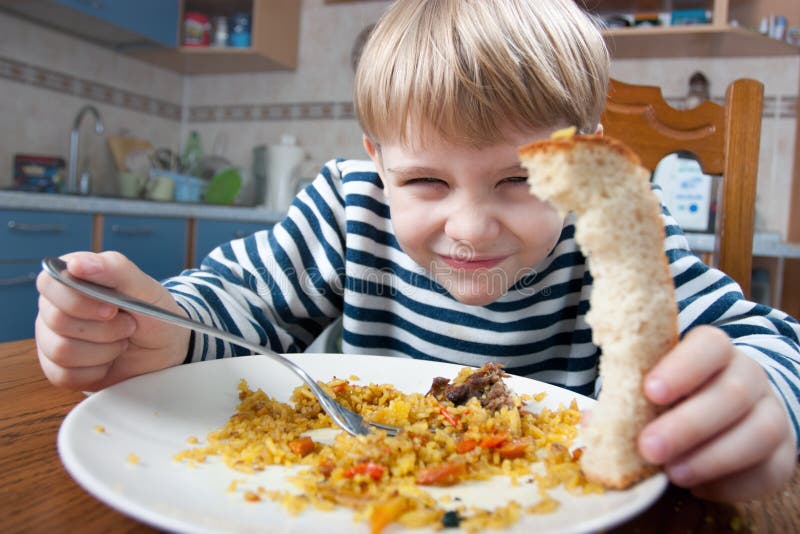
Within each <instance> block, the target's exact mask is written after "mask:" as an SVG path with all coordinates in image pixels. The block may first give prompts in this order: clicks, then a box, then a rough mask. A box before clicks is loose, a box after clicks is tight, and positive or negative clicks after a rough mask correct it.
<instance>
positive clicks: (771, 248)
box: [686, 232, 800, 258]
mask: <svg viewBox="0 0 800 534" xmlns="http://www.w3.org/2000/svg"><path fill="white" fill-rule="evenodd" d="M686 239H687V240H688V241H689V247H690V248H691V249H692V250H693V251H694V252H714V234H699V233H694V232H686ZM753 256H758V257H762V258H800V243H787V242H785V241H782V240H781V236H780V234H779V233H778V232H755V233H754V234H753Z"/></svg>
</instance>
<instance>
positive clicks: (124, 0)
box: [51, 0, 181, 48]
mask: <svg viewBox="0 0 800 534" xmlns="http://www.w3.org/2000/svg"><path fill="white" fill-rule="evenodd" d="M51 1H52V2H54V3H56V4H61V5H62V6H65V7H68V8H70V9H73V10H75V11H79V12H80V13H83V14H84V15H89V16H90V17H94V18H96V19H99V20H101V21H104V22H108V23H110V24H112V25H114V26H117V27H119V28H123V29H126V30H128V31H131V32H133V33H135V34H138V35H141V36H143V37H146V38H147V39H150V40H151V41H155V42H157V43H159V44H162V45H164V46H169V47H173V48H174V47H177V46H178V28H179V23H178V18H179V17H180V9H181V8H180V1H179V0H51Z"/></svg>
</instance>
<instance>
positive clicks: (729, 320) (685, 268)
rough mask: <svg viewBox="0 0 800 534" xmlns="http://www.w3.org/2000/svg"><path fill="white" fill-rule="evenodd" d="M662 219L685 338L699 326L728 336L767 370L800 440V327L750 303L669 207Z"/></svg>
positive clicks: (763, 307)
mask: <svg viewBox="0 0 800 534" xmlns="http://www.w3.org/2000/svg"><path fill="white" fill-rule="evenodd" d="M663 218H664V222H665V229H666V241H665V248H666V253H667V257H668V258H669V262H670V270H671V272H672V277H673V280H674V281H675V291H676V297H677V301H678V322H679V328H680V334H681V337H682V336H683V335H684V334H685V333H686V332H688V331H689V330H691V329H692V328H694V327H696V326H699V325H712V326H716V327H718V328H720V329H722V330H723V331H724V332H725V333H727V334H728V336H729V337H730V338H731V340H732V342H733V344H734V345H735V346H736V347H738V348H739V349H740V350H741V351H742V352H743V353H745V354H746V355H747V356H749V357H750V358H752V359H753V360H755V361H756V362H757V363H758V364H759V365H760V366H761V367H762V368H763V369H764V371H765V372H766V374H767V377H768V378H769V381H770V383H771V384H772V387H773V388H774V389H775V391H776V393H777V394H778V396H779V397H780V398H781V399H782V400H783V403H784V406H785V407H786V410H787V412H788V413H789V418H790V420H791V423H792V428H793V431H794V434H795V437H796V438H798V439H799V440H800V325H798V322H797V321H796V320H795V319H794V318H792V317H790V316H789V315H787V314H786V313H783V312H782V311H779V310H776V309H773V308H770V307H769V306H764V305H762V304H756V303H754V302H750V301H748V300H746V299H745V298H744V294H743V293H742V290H741V288H740V287H739V285H738V284H737V283H736V282H734V281H733V279H731V278H730V277H728V276H727V275H725V274H724V273H723V272H721V271H719V270H717V269H713V268H711V267H708V266H707V265H705V264H704V263H703V262H701V261H700V259H699V258H698V257H697V256H696V255H695V254H693V253H692V252H691V250H690V249H689V243H688V241H687V240H686V237H685V235H684V234H683V231H682V230H681V229H680V227H679V226H678V224H677V223H676V221H675V220H674V219H673V218H672V216H671V215H670V214H669V211H668V210H667V209H666V208H665V207H664V208H663Z"/></svg>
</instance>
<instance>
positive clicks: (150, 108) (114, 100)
mask: <svg viewBox="0 0 800 534" xmlns="http://www.w3.org/2000/svg"><path fill="white" fill-rule="evenodd" d="M0 78H5V79H7V80H11V81H14V82H18V83H23V84H27V85H32V86H34V87H37V88H39V89H47V90H49V91H55V92H57V93H63V94H67V95H72V96H76V97H79V98H85V99H87V100H92V101H94V102H99V103H102V104H109V105H112V106H116V107H120V108H124V109H128V110H131V111H137V112H140V113H147V114H148V115H155V116H157V117H161V118H164V119H169V120H175V121H178V120H180V118H181V106H180V104H175V103H172V102H167V101H165V100H160V99H158V98H153V97H149V96H145V95H140V94H136V93H132V92H130V91H126V90H125V89H119V88H116V87H112V86H110V85H106V84H103V83H98V82H94V81H91V80H85V79H83V78H78V77H75V76H72V75H69V74H64V73H61V72H56V71H53V70H50V69H45V68H43V67H38V66H35V65H30V64H25V63H21V62H19V61H15V60H13V59H9V58H6V57H2V56H0Z"/></svg>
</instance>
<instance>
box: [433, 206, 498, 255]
mask: <svg viewBox="0 0 800 534" xmlns="http://www.w3.org/2000/svg"><path fill="white" fill-rule="evenodd" d="M444 233H445V234H446V235H447V237H449V238H450V239H452V240H454V241H459V242H462V243H471V244H473V245H478V244H481V243H486V242H487V241H490V240H493V239H496V238H497V237H498V235H499V234H500V223H499V221H498V220H497V218H496V217H495V215H494V214H493V213H491V210H489V209H487V208H485V207H480V206H461V207H458V208H456V209H454V210H453V211H452V212H451V213H450V215H449V216H448V218H447V222H445V225H444Z"/></svg>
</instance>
